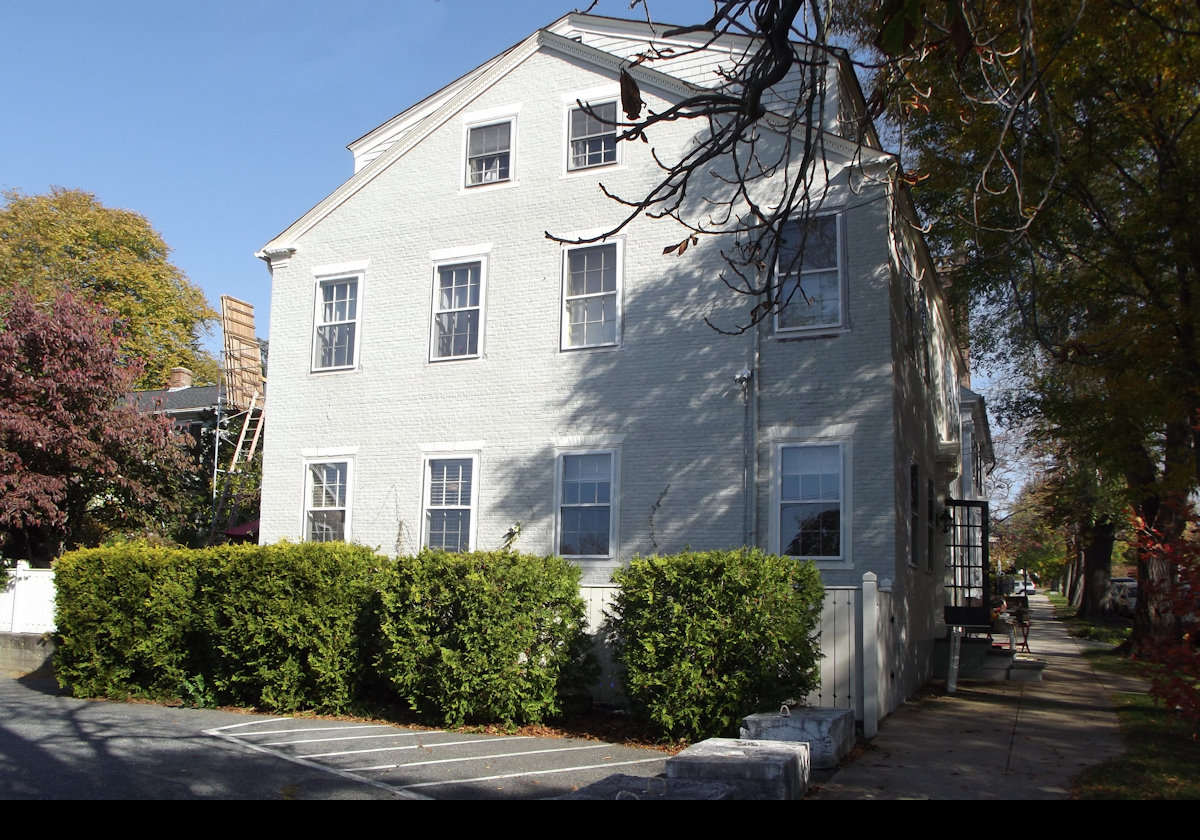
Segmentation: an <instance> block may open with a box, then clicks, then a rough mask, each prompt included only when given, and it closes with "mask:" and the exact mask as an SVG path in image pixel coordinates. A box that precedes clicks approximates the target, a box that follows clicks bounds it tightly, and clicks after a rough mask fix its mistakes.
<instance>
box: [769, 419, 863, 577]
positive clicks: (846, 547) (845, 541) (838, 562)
mask: <svg viewBox="0 0 1200 840" xmlns="http://www.w3.org/2000/svg"><path fill="white" fill-rule="evenodd" d="M819 447H830V448H834V449H835V450H836V452H837V457H838V465H839V470H840V476H839V479H840V483H839V487H838V505H839V512H838V526H839V533H838V549H839V552H838V554H837V555H825V554H816V555H810V554H794V555H787V546H785V545H784V544H783V537H782V519H783V506H784V505H785V504H797V503H800V502H801V501H802V500H800V499H791V498H786V499H785V498H784V493H783V477H784V476H783V454H784V452H785V450H789V449H808V448H819ZM850 487H851V484H850V444H849V442H848V441H845V440H835V439H828V440H826V439H806V440H787V441H779V442H777V443H776V444H775V447H774V451H773V453H772V469H771V528H770V539H771V550H772V551H775V552H777V553H779V554H781V555H786V556H792V557H797V558H800V559H805V560H812V561H813V562H815V563H816V564H817V565H818V566H826V567H849V566H850V565H851V564H852V552H851V545H850V533H851V527H850V515H851V513H850V512H851V510H852V509H853V508H852V506H851V498H850Z"/></svg>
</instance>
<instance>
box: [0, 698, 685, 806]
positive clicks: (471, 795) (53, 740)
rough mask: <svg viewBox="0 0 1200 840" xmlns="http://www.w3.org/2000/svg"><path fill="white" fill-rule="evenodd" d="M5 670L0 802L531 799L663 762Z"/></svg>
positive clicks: (627, 753) (546, 741)
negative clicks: (126, 694)
mask: <svg viewBox="0 0 1200 840" xmlns="http://www.w3.org/2000/svg"><path fill="white" fill-rule="evenodd" d="M14 676H15V675H11V674H9V675H0V798H3V799H16V798H20V799H540V798H547V797H554V796H560V795H563V794H566V793H570V792H571V791H573V790H577V789H579V788H581V787H586V786H587V785H590V784H592V783H594V782H597V781H600V780H601V779H604V778H607V777H608V776H610V775H613V774H616V773H620V774H624V775H626V776H642V777H651V776H655V775H658V774H660V773H663V772H665V768H666V758H667V757H666V754H664V753H661V752H657V751H655V750H645V749H637V748H632V747H621V746H615V745H612V744H606V743H601V742H597V741H583V740H566V739H557V738H534V737H520V736H497V735H476V734H466V733H455V732H440V731H432V730H412V729H405V728H403V727H397V726H390V725H386V724H367V723H356V722H351V721H337V720H324V719H321V720H318V719H314V718H287V717H268V716H262V715H246V714H239V713H236V712H223V711H217V710H213V709H180V708H166V707H162V706H153V705H147V704H139V703H111V702H102V701H87V700H75V699H72V698H69V697H63V696H61V695H59V694H58V691H57V688H56V686H55V685H54V683H53V681H52V680H49V679H45V678H34V679H30V678H23V679H20V680H18V679H15V678H14Z"/></svg>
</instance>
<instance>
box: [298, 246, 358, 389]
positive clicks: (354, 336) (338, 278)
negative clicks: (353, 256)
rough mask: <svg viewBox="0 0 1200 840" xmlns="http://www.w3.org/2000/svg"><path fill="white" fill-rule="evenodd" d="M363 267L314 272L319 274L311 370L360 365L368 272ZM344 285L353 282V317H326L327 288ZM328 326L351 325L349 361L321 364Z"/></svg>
mask: <svg viewBox="0 0 1200 840" xmlns="http://www.w3.org/2000/svg"><path fill="white" fill-rule="evenodd" d="M355 265H356V266H357V265H361V264H355ZM364 268H365V265H364ZM364 268H356V267H343V269H342V270H340V271H339V270H329V269H316V270H314V272H313V273H314V274H315V275H316V282H315V286H314V294H313V332H312V353H311V356H310V358H309V370H310V372H312V373H329V372H334V371H347V370H356V369H357V368H358V359H359V351H360V350H361V348H362V311H363V289H364V287H365V285H366V283H365V279H366V272H365V270H364ZM342 284H354V295H355V296H354V316H353V317H349V318H343V319H340V320H339V319H336V318H332V319H330V320H326V316H327V315H329V314H331V313H330V310H329V308H328V307H327V306H326V305H325V289H326V288H330V287H334V286H339V285H342ZM329 327H349V328H350V331H351V341H352V343H353V346H352V348H351V350H350V354H349V355H350V358H349V360H348V361H347V362H346V364H340V365H338V364H329V365H323V364H321V349H322V344H321V339H320V335H321V330H322V329H325V328H329Z"/></svg>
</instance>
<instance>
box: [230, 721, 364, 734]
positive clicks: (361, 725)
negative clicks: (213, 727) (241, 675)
mask: <svg viewBox="0 0 1200 840" xmlns="http://www.w3.org/2000/svg"><path fill="white" fill-rule="evenodd" d="M285 720H292V718H275V719H273V720H262V721H255V723H279V722H281V721H285ZM251 725H252V724H249V723H235V724H233V726H222V727H221V728H222V729H233V728H234V727H237V726H251ZM384 726H387V724H386V723H359V724H356V725H354V726H309V727H301V728H299V729H264V730H263V731H262V732H242V733H241V735H242V736H246V735H290V734H291V733H293V732H333V731H335V730H338V729H371V728H374V729H379V728H380V727H384Z"/></svg>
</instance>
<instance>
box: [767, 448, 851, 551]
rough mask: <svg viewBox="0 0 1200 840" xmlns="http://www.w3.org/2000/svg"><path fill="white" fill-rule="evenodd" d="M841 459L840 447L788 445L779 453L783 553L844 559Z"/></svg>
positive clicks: (780, 532)
mask: <svg viewBox="0 0 1200 840" xmlns="http://www.w3.org/2000/svg"><path fill="white" fill-rule="evenodd" d="M841 457H842V455H841V449H840V447H838V446H788V447H784V448H783V450H782V451H781V452H780V459H779V462H780V476H779V481H780V486H779V499H780V506H779V551H780V553H783V554H789V555H792V556H799V557H839V556H841V493H842V468H841Z"/></svg>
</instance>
